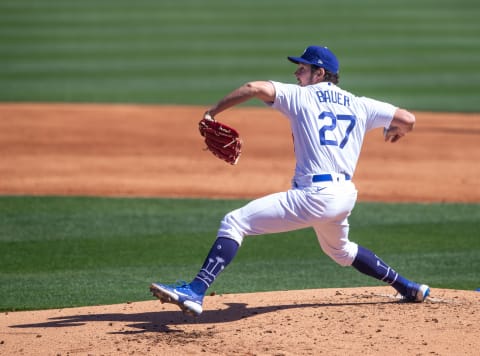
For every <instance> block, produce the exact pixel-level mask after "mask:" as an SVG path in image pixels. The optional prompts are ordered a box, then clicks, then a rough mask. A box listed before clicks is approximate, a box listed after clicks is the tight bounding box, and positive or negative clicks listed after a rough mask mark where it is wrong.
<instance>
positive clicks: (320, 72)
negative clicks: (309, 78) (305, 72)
mask: <svg viewBox="0 0 480 356" xmlns="http://www.w3.org/2000/svg"><path fill="white" fill-rule="evenodd" d="M313 74H314V75H315V78H316V79H317V80H318V81H322V80H323V78H325V69H323V68H319V67H317V68H316V69H315V71H314V73H313Z"/></svg>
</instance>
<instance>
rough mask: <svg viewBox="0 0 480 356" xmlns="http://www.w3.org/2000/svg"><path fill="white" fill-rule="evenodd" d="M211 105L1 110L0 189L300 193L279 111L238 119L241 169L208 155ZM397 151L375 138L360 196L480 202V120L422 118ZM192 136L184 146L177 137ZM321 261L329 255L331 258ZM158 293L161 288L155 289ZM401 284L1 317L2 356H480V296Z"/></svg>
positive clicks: (362, 166)
mask: <svg viewBox="0 0 480 356" xmlns="http://www.w3.org/2000/svg"><path fill="white" fill-rule="evenodd" d="M202 112H203V108H198V107H188V108H185V107H155V106H128V105H116V106H102V105H82V106H76V105H45V104H41V105H40V104H38V105H37V104H34V105H21V104H0V150H1V152H2V153H3V155H2V159H1V160H0V172H1V173H2V179H1V182H0V194H28V195H45V194H55V195H69V194H71V195H105V196H161V197H167V196H168V197H184V196H188V197H219V198H223V197H239V198H240V197H242V198H243V197H247V198H250V197H257V196H260V195H264V194H267V193H271V192H274V191H278V190H284V189H287V188H288V187H289V184H290V175H291V173H292V172H293V164H294V163H293V153H292V151H291V150H292V146H291V142H290V132H289V129H288V123H287V121H286V120H285V119H283V118H282V117H281V116H280V115H279V114H278V113H276V112H274V111H272V110H269V109H251V108H250V109H247V108H245V109H238V110H234V111H232V112H231V113H229V114H228V115H227V114H226V115H225V118H226V119H225V120H226V121H228V123H230V124H231V125H232V126H234V127H236V128H237V129H238V130H239V131H240V133H241V135H242V137H243V139H244V140H245V148H244V153H243V156H242V158H241V160H240V163H239V165H238V166H235V167H232V166H229V165H227V164H225V163H223V162H221V161H219V160H217V159H216V158H215V157H213V156H212V155H211V154H210V153H209V152H206V151H204V150H203V147H204V146H203V143H202V141H201V139H200V137H199V135H198V131H197V127H196V125H197V122H198V120H199V118H200V116H201V114H202ZM417 121H418V124H417V126H416V130H415V132H414V133H412V134H411V135H410V136H408V137H407V138H405V139H404V140H403V142H402V141H400V143H398V144H385V143H384V142H383V141H382V138H381V133H380V131H378V130H377V131H374V132H372V133H370V134H369V135H367V138H366V141H365V144H364V148H363V155H362V158H361V160H360V162H359V167H358V170H357V172H356V174H355V177H354V181H355V183H356V185H357V188H358V189H359V191H360V194H359V200H369V201H416V202H441V201H452V202H455V201H456V202H476V203H478V202H480V190H479V189H478V187H479V186H480V178H479V177H480V171H479V166H478V164H476V162H479V160H480V146H479V142H480V141H479V137H480V117H479V116H478V115H473V114H472V115H460V114H433V113H417ZM180 131H182V140H181V141H179V139H178V135H176V134H174V133H173V132H180ZM319 253H320V251H319ZM145 293H148V286H146V287H145ZM392 293H393V289H392V288H390V287H376V288H348V289H322V290H302V291H285V292H268V293H254V294H237V295H233V294H230V295H215V296H208V297H206V299H205V311H204V313H203V314H202V316H201V317H199V318H190V317H185V316H183V314H182V313H181V312H180V311H179V310H178V308H176V307H175V306H173V305H168V304H163V305H162V304H160V303H159V302H158V301H156V300H153V298H152V301H148V302H138V303H137V302H136V303H128V304H121V305H110V306H98V307H84V308H72V309H62V310H46V311H32V312H15V313H2V314H1V315H0V354H2V355H170V354H178V355H186V354H187V355H230V354H239V355H354V354H365V355H385V354H392V355H393V354H415V355H476V354H477V353H478V349H479V347H480V341H479V339H478V335H479V334H480V327H479V324H478V313H479V312H478V310H479V301H480V293H478V292H474V291H455V290H441V289H435V288H432V293H431V295H432V297H431V298H429V299H428V300H427V302H425V303H423V304H406V303H400V302H399V301H398V299H397V298H396V297H395V296H394V295H393V294H392Z"/></svg>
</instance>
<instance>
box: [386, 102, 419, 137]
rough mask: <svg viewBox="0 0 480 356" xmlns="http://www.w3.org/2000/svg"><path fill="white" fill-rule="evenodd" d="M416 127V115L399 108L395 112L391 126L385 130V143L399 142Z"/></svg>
mask: <svg viewBox="0 0 480 356" xmlns="http://www.w3.org/2000/svg"><path fill="white" fill-rule="evenodd" d="M414 125H415V115H413V114H412V113H411V112H409V111H407V110H405V109H400V108H398V109H397V110H395V114H394V115H393V119H392V122H391V123H390V126H389V127H388V129H385V130H384V137H385V141H387V142H388V141H390V142H397V141H398V140H400V139H401V138H402V137H403V136H405V135H406V134H407V133H408V132H410V131H412V130H413V126H414Z"/></svg>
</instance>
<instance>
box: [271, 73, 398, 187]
mask: <svg viewBox="0 0 480 356" xmlns="http://www.w3.org/2000/svg"><path fill="white" fill-rule="evenodd" d="M272 84H273V85H274V87H275V101H274V102H273V104H272V107H273V108H275V109H277V110H279V111H280V112H282V113H283V114H284V115H285V116H286V117H287V118H288V119H289V121H290V127H291V130H292V134H293V137H294V150H295V158H296V168H295V179H305V178H306V179H308V178H309V177H310V176H312V175H315V174H322V173H345V174H348V175H350V176H353V174H354V171H355V167H356V165H357V161H358V157H359V155H360V150H361V147H362V144H363V139H364V136H365V133H366V132H367V131H369V130H372V129H374V128H377V127H388V126H389V125H390V123H391V121H392V119H393V116H394V113H395V110H396V109H397V108H396V107H395V106H393V105H391V104H388V103H385V102H381V101H378V100H374V99H370V98H366V97H357V96H355V95H353V94H352V93H350V92H347V91H345V90H342V89H341V88H339V87H338V86H336V85H335V84H333V83H328V82H322V83H318V84H315V85H309V86H306V87H301V86H299V85H294V84H284V83H279V82H274V81H272Z"/></svg>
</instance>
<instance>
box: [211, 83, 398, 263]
mask: <svg viewBox="0 0 480 356" xmlns="http://www.w3.org/2000/svg"><path fill="white" fill-rule="evenodd" d="M272 84H273V85H274V86H275V90H276V97H275V101H274V103H273V104H271V106H272V107H273V108H275V109H278V110H279V111H281V112H282V113H284V114H285V115H286V116H287V117H288V118H289V120H290V125H291V129H292V133H293V137H294V149H295V157H296V161H297V164H296V167H295V176H294V179H293V187H292V189H289V190H288V191H286V192H280V193H274V194H270V195H267V196H265V197H262V198H259V199H255V200H253V201H251V202H250V203H248V204H247V205H245V206H244V207H242V208H240V209H237V210H234V211H232V212H230V213H229V214H227V215H226V216H225V217H224V219H223V220H222V222H221V223H220V228H219V230H218V233H217V236H219V237H228V238H231V239H233V240H235V241H237V242H238V244H242V241H243V239H244V237H245V236H249V235H260V234H267V233H277V232H285V231H291V230H297V229H301V228H305V227H313V229H314V230H315V233H316V235H317V239H318V241H319V243H320V246H321V248H322V250H323V251H324V252H325V253H326V254H327V255H328V256H330V257H331V258H332V259H333V260H334V261H336V262H337V263H338V264H340V265H343V266H348V265H351V264H352V262H353V260H354V259H355V256H356V255H357V252H358V245H357V244H356V243H354V242H352V241H350V240H349V238H348V233H349V224H348V216H349V215H350V212H351V211H352V209H353V207H354V205H355V202H356V199H357V190H356V188H355V184H354V183H353V182H352V181H351V179H350V178H351V177H352V176H353V173H354V171H355V167H356V165H357V161H358V157H359V155H360V150H361V146H362V143H363V137H364V135H365V133H366V132H367V131H368V130H371V129H374V128H376V127H382V126H383V127H388V126H390V123H391V121H392V119H393V116H394V113H395V110H396V107H395V106H393V105H390V104H388V103H384V102H380V101H377V100H373V99H369V98H365V97H356V96H355V95H353V94H351V93H349V92H347V91H345V90H342V89H340V88H339V87H337V86H336V85H334V84H332V83H327V82H322V83H319V84H315V85H310V86H306V87H301V86H298V85H293V84H283V83H278V82H272ZM316 177H323V178H325V177H328V178H327V179H320V180H319V181H317V180H316V179H315V178H316Z"/></svg>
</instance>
